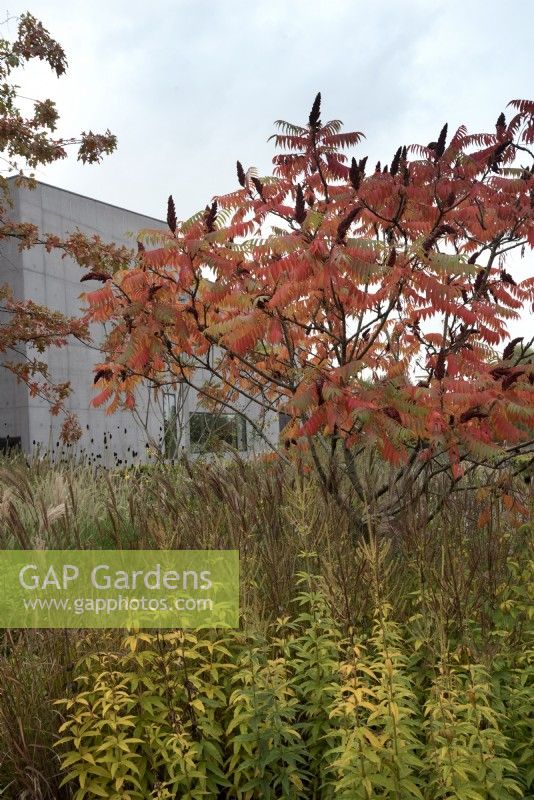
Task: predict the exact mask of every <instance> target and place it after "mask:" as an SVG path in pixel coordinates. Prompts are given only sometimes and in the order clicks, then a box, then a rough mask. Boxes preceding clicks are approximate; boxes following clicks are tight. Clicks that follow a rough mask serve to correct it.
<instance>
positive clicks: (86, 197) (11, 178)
mask: <svg viewBox="0 0 534 800" xmlns="http://www.w3.org/2000/svg"><path fill="white" fill-rule="evenodd" d="M18 177H20V176H18V175H10V176H9V177H8V178H7V180H8V181H14V180H15V179H16V178H18ZM35 183H37V184H38V185H39V186H46V187H47V188H48V189H55V190H56V192H63V194H72V195H74V197H81V198H83V199H84V200H91V201H92V202H93V203H99V204H100V205H101V206H109V207H110V208H117V209H118V210H119V211H125V212H126V213H127V214H137V216H138V217H145V219H151V220H152V221H153V222H160V223H161V224H162V225H166V222H165V221H164V220H162V219H158V218H157V217H152V216H150V214H142V213H141V212H140V211H134V210H133V209H131V208H125V207H124V206H118V205H116V204H115V203H108V202H107V201H106V200H97V198H96V197H90V196H89V195H88V194H81V193H80V192H72V191H71V190H70V189H62V188H61V186H54V185H53V184H52V183H46V181H38V180H37V179H36V180H35ZM30 191H31V189H30Z"/></svg>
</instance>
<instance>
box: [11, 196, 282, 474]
mask: <svg viewBox="0 0 534 800" xmlns="http://www.w3.org/2000/svg"><path fill="white" fill-rule="evenodd" d="M11 183H12V182H11ZM12 201H13V208H12V211H11V218H12V219H14V220H16V221H26V222H31V223H34V224H35V225H37V226H38V228H39V230H40V231H43V232H46V233H52V234H57V235H58V236H61V237H65V236H66V235H67V234H68V233H71V232H73V231H75V230H76V229H79V230H80V231H82V232H83V233H88V234H98V235H99V236H100V237H101V239H102V240H103V241H106V242H115V243H117V244H126V245H128V246H130V247H133V246H134V245H135V240H136V234H137V232H138V231H139V230H141V229H143V228H164V227H165V223H163V222H162V221H161V220H157V219H154V218H152V217H147V216H144V215H142V214H137V213H135V212H133V211H128V210H126V209H123V208H119V207H117V206H113V205H110V204H109V203H103V202H100V201H97V200H94V199H92V198H89V197H84V196H82V195H79V194H75V193H74V192H67V191H64V190H62V189H58V188H57V187H54V186H49V185H47V184H45V183H38V185H37V187H36V188H35V189H33V190H30V189H28V188H20V187H16V186H15V185H14V184H13V183H12ZM82 274H83V272H82V270H81V269H80V267H79V266H78V265H77V264H76V263H75V262H73V261H72V260H71V259H68V258H63V259H62V258H61V256H60V255H59V254H58V253H57V252H55V253H54V252H52V253H47V252H46V250H45V249H44V248H43V247H33V248H31V249H30V250H25V251H23V252H19V251H18V248H17V245H16V242H12V241H7V240H4V241H3V242H0V285H3V284H9V285H10V286H11V287H12V288H13V292H14V295H15V297H16V298H17V299H20V300H33V301H35V302H36V303H39V304H42V305H45V306H48V307H49V308H51V309H53V310H55V311H60V312H62V313H64V314H67V315H70V316H76V315H78V314H79V312H80V308H81V305H82V303H81V300H80V294H81V292H82V291H91V289H93V288H98V287H99V286H100V285H101V284H97V283H94V284H93V283H92V282H86V283H83V284H80V277H81V276H82ZM91 333H92V337H93V342H94V344H95V345H98V343H99V342H100V341H101V340H102V336H103V334H104V329H103V326H93V328H92V331H91ZM47 358H48V365H49V370H50V373H51V375H52V377H53V379H54V380H55V381H57V382H63V381H69V382H70V384H71V387H72V394H71V396H70V397H69V398H68V401H67V404H66V405H67V408H68V409H69V410H70V411H73V412H74V413H75V414H76V416H77V418H78V420H79V423H80V426H81V428H82V438H81V440H80V441H79V442H78V443H77V444H76V445H74V446H71V447H70V448H68V451H69V452H71V453H73V454H74V455H76V456H78V457H84V458H87V459H89V460H90V461H94V462H95V463H99V464H102V465H104V466H113V465H115V464H131V463H136V462H140V461H141V462H143V461H146V460H147V459H148V457H149V453H150V452H151V451H152V453H153V452H154V450H159V452H161V453H163V454H164V455H166V456H167V457H169V458H171V457H178V456H179V455H180V453H181V452H183V451H186V452H188V453H191V454H193V455H195V454H198V453H201V452H206V451H210V450H211V449H217V447H218V446H220V444H221V442H227V443H229V444H232V445H233V446H235V447H237V448H238V449H239V450H240V451H242V452H243V453H244V454H245V453H251V452H254V451H257V450H263V449H265V443H264V442H262V440H261V437H257V436H255V435H254V433H253V428H252V427H251V426H250V425H248V424H246V423H244V420H243V419H242V418H241V417H240V416H239V415H235V414H224V415H212V414H207V413H206V412H205V410H203V409H202V408H201V407H199V404H198V400H197V396H196V391H195V390H194V389H191V388H189V387H185V386H184V387H180V388H179V390H178V391H176V392H174V391H166V392H163V393H160V394H159V395H158V396H157V397H155V396H154V394H153V393H151V392H149V391H148V389H146V388H144V389H142V390H141V391H140V392H139V394H138V398H137V400H138V410H137V412H136V414H135V415H132V414H131V413H130V412H128V411H118V412H116V413H115V414H113V415H106V414H105V411H104V410H102V409H95V408H93V407H91V405H90V402H91V398H92V397H93V395H94V390H93V367H94V365H95V364H96V363H98V362H99V361H100V360H101V358H100V355H99V351H98V347H96V346H95V347H93V348H90V347H88V346H87V345H84V344H81V343H79V342H76V341H70V342H69V344H68V345H67V346H66V347H63V348H52V349H50V350H49V351H48V352H47ZM1 359H4V360H17V359H18V357H17V356H16V355H13V354H4V355H1V354H0V360H1ZM199 380H200V381H201V380H202V379H201V376H199ZM258 412H259V409H256V410H252V411H251V410H250V409H249V410H248V411H247V414H248V415H249V416H251V417H252V418H257V419H258V420H259V417H260V415H259V413H258ZM61 423H62V419H61V418H60V417H52V416H51V415H50V412H49V407H48V404H47V402H46V401H45V400H43V399H41V398H39V397H30V396H29V392H28V389H27V387H26V386H25V385H24V384H21V383H17V381H16V379H15V377H14V376H13V375H12V374H11V373H9V372H8V371H7V370H5V369H0V450H2V449H6V447H8V446H9V445H10V444H13V443H14V442H15V443H16V444H19V445H20V447H21V448H22V450H23V451H24V452H26V453H32V452H35V451H39V452H41V453H44V452H47V453H50V454H51V455H52V456H55V457H57V456H58V455H60V454H61V453H63V452H65V448H64V447H63V446H62V445H61V442H60V439H59V431H60V428H61ZM261 424H262V426H263V430H264V432H265V433H266V434H267V436H268V438H269V439H270V440H271V441H272V442H273V443H275V442H276V441H277V440H278V433H279V430H278V429H279V425H278V419H277V418H274V416H273V417H272V418H271V419H269V420H267V421H266V422H263V423H261Z"/></svg>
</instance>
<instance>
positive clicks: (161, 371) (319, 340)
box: [87, 94, 534, 491]
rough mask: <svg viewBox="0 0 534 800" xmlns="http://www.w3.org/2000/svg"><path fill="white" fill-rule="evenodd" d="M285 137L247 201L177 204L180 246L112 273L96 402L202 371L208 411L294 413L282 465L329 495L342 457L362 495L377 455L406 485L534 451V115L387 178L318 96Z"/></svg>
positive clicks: (170, 240) (148, 235) (246, 179)
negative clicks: (304, 472) (532, 327)
mask: <svg viewBox="0 0 534 800" xmlns="http://www.w3.org/2000/svg"><path fill="white" fill-rule="evenodd" d="M276 127H277V133H276V134H275V135H274V136H273V137H271V138H272V139H273V140H274V145H275V147H276V148H277V149H278V150H280V151H281V152H280V153H279V154H277V155H275V157H274V159H273V163H274V174H273V175H272V176H268V177H258V175H257V173H256V172H255V170H254V169H245V167H244V166H242V165H241V164H240V163H239V162H238V163H237V181H238V184H239V185H238V187H237V189H236V190H235V191H234V192H232V193H230V194H226V195H220V196H217V197H216V198H215V199H214V200H213V202H211V203H210V204H209V205H208V206H206V209H205V210H204V211H203V212H200V213H198V214H196V215H195V216H193V217H191V219H189V220H187V221H185V222H179V221H178V220H177V219H176V214H175V211H174V204H173V201H172V198H169V203H168V216H167V221H168V226H169V231H168V232H167V233H161V232H156V231H151V232H145V239H144V241H145V244H140V245H139V253H138V257H137V259H136V262H135V263H134V264H130V265H125V266H124V268H123V269H120V270H118V271H116V272H115V273H113V274H112V273H109V272H102V274H101V275H100V279H101V281H102V287H101V288H100V289H99V290H97V291H95V292H90V293H89V294H88V295H87V301H88V307H89V313H88V318H90V319H92V320H100V321H105V322H111V323H112V331H111V333H110V335H109V338H108V339H107V342H106V344H105V361H104V362H103V363H102V364H101V365H100V367H99V370H98V372H97V375H96V383H97V384H98V389H99V393H98V395H97V396H96V398H95V400H94V402H95V404H96V405H104V404H107V405H108V406H109V408H110V409H111V410H113V409H114V408H116V407H117V406H118V405H119V404H123V403H125V404H126V406H130V407H131V406H133V405H134V403H135V399H134V389H135V387H136V385H137V384H138V383H139V382H140V381H142V380H148V381H150V382H152V384H153V385H154V386H155V387H158V386H161V385H164V384H169V383H173V382H175V381H185V383H193V384H194V375H195V373H194V370H195V369H196V368H197V367H203V368H205V369H207V370H208V371H209V373H210V375H211V380H210V382H209V384H206V385H205V386H204V387H203V388H202V392H203V394H204V396H205V397H206V399H207V401H208V402H210V403H211V404H212V405H214V406H218V407H219V408H228V407H230V408H234V407H236V404H237V401H238V399H239V398H253V399H254V400H255V401H257V402H258V403H259V404H261V406H262V408H263V409H264V410H265V411H266V412H271V411H284V412H285V413H287V414H289V415H290V416H291V418H292V422H291V423H290V424H289V425H288V427H287V428H286V430H285V439H286V448H289V450H290V451H291V449H292V448H293V447H294V446H295V445H297V446H304V447H306V448H308V449H309V451H310V453H311V455H312V456H313V458H314V460H315V463H316V466H317V467H318V469H319V471H320V472H321V471H322V474H323V477H324V480H325V482H328V476H327V474H326V467H325V466H324V459H322V457H321V451H322V450H324V451H325V452H328V453H332V452H334V451H335V452H342V453H343V456H344V459H345V465H346V469H347V471H348V474H349V475H351V476H352V480H353V484H354V486H355V488H357V489H358V484H359V479H358V474H357V468H356V457H357V456H358V454H361V453H363V452H365V451H368V450H369V449H370V448H371V449H373V450H375V451H376V449H378V451H379V452H380V453H381V455H382V456H383V458H384V459H385V461H386V462H389V463H390V464H391V465H393V466H394V467H395V469H396V470H397V472H396V473H394V474H396V475H397V476H398V477H397V479H401V478H402V477H403V476H405V475H406V474H407V473H408V472H409V473H410V474H411V475H412V476H413V475H414V474H422V473H423V472H426V473H428V471H429V470H430V471H431V472H432V470H435V471H442V470H443V465H444V462H445V463H446V464H447V465H448V466H447V468H448V469H449V470H450V469H452V480H453V481H455V480H458V479H459V478H460V476H461V475H462V473H463V472H464V470H465V465H466V463H480V462H484V461H486V460H488V459H493V462H494V463H497V462H499V460H500V459H505V458H506V457H508V456H509V455H510V454H511V453H518V452H521V451H522V450H523V449H525V448H526V447H527V443H528V442H531V441H532V438H533V434H534V364H533V363H532V359H531V357H530V354H529V351H528V346H529V344H530V343H529V342H526V341H524V340H518V339H514V340H512V341H511V340H510V335H509V326H510V324H511V323H512V322H513V321H514V320H517V319H518V318H519V317H520V315H521V314H523V313H524V312H527V313H530V312H531V309H532V304H533V301H534V277H533V275H534V272H533V269H532V255H531V251H532V247H534V158H533V149H532V145H533V143H534V102H530V101H524V100H514V101H512V102H511V103H510V104H509V109H508V115H507V116H505V113H500V114H498V115H496V123H495V125H494V127H493V128H492V129H491V130H490V131H489V132H485V133H484V132H483V133H474V134H473V133H469V132H468V130H467V128H466V127H465V126H463V125H462V126H461V127H459V128H458V129H457V130H453V131H449V130H448V127H447V125H442V124H441V125H438V126H437V129H436V137H435V141H432V142H430V143H428V144H425V145H423V144H409V143H407V144H405V143H402V142H400V143H399V146H398V148H397V149H396V151H395V152H394V153H393V154H392V155H391V157H390V159H388V161H386V162H383V163H380V162H379V163H378V164H376V166H374V167H371V166H370V165H369V164H368V162H367V157H366V156H365V154H364V153H365V151H364V150H363V144H362V143H363V139H364V137H363V134H361V133H357V132H350V133H347V132H344V131H343V128H342V123H341V122H340V121H339V120H330V121H328V122H323V121H322V119H321V95H320V94H319V95H317V97H316V99H315V102H314V103H313V107H312V109H311V112H310V115H309V119H308V121H307V123H306V124H302V125H295V124H291V123H289V122H285V121H282V120H279V121H278V122H277V123H276ZM355 147H358V150H359V152H358V154H357V155H356V156H354V157H352V158H350V157H349V155H347V152H346V151H347V150H349V149H350V148H355ZM362 150H363V154H362ZM512 253H517V254H518V256H525V258H524V259H523V260H522V261H521V260H520V259H517V261H516V263H515V264H514V266H513V268H512V267H511V266H509V263H508V262H509V257H510V254H512ZM495 460H496V461H495ZM359 490H360V491H361V486H360V487H359ZM377 491H379V489H378V490H377Z"/></svg>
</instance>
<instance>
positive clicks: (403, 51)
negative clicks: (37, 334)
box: [3, 0, 534, 218]
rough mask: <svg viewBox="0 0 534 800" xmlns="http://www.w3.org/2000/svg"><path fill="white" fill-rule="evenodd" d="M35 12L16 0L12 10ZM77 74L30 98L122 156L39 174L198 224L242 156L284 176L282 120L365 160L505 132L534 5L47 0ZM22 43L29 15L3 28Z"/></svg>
mask: <svg viewBox="0 0 534 800" xmlns="http://www.w3.org/2000/svg"><path fill="white" fill-rule="evenodd" d="M27 9H28V6H27V5H26V4H19V3H18V2H17V3H11V4H10V5H9V7H8V10H6V16H7V15H9V16H15V15H17V14H19V13H21V12H23V11H25V10H27ZM29 10H30V11H31V12H32V13H33V14H34V15H35V16H37V17H38V18H40V19H41V20H42V21H43V23H44V25H45V27H46V28H48V30H49V31H50V33H51V34H52V35H53V36H55V37H56V38H57V39H58V40H59V41H60V43H61V44H62V45H63V47H64V49H65V51H66V54H67V58H68V62H69V69H68V74H67V76H66V77H65V76H64V77H62V78H60V79H57V78H56V77H55V76H54V75H53V74H52V73H50V71H48V70H47V69H46V68H45V67H44V66H42V65H36V66H35V67H32V68H31V70H25V72H24V73H23V74H21V76H20V82H21V86H22V88H21V90H20V91H21V92H22V93H23V94H27V95H29V96H31V97H44V96H49V97H51V98H52V99H55V100H57V102H58V106H59V110H60V113H61V115H62V126H61V133H62V134H73V133H79V132H80V131H81V130H88V129H89V128H92V129H93V130H94V131H100V130H104V129H105V128H107V127H109V128H110V129H111V130H112V131H113V133H115V134H116V135H117V136H118V140H119V146H118V150H117V152H116V153H115V154H114V155H112V156H109V157H107V158H106V159H105V160H104V161H103V163H102V164H101V165H99V166H82V165H80V164H77V163H76V161H75V160H74V159H69V160H68V161H65V162H63V163H61V164H56V165H54V166H51V167H48V168H46V169H41V170H40V171H39V173H38V175H37V177H38V178H39V179H41V180H44V181H47V182H48V183H52V184H55V185H57V186H60V187H62V188H65V189H70V190H71V191H76V192H79V193H81V194H87V195H90V196H93V197H95V198H97V199H99V200H105V201H107V202H110V203H115V204H117V205H120V206H124V207H126V208H130V209H132V210H134V211H138V212H142V213H146V214H149V215H152V216H156V217H161V216H164V214H165V211H166V198H167V196H168V195H169V194H170V193H172V194H173V195H174V197H175V201H176V208H177V213H178V216H179V217H180V218H186V217H188V216H190V215H191V214H192V213H194V212H195V211H197V210H198V209H199V208H202V207H204V206H205V205H206V203H207V202H209V200H210V199H211V197H212V196H213V195H214V194H221V193H224V192H227V191H232V190H233V189H235V188H237V181H236V177H235V162H236V159H240V161H242V163H243V165H244V166H245V168H247V167H249V166H251V165H253V166H256V167H257V168H258V169H259V171H260V174H269V173H270V172H271V159H272V155H273V149H272V143H267V138H268V136H270V135H271V134H272V133H273V130H274V129H273V121H274V120H275V119H278V118H281V119H286V120H289V121H292V122H297V123H302V122H306V120H307V116H308V113H309V110H310V107H311V104H312V102H313V98H314V96H315V94H316V93H317V91H321V92H322V95H323V113H322V119H323V120H326V119H332V118H338V119H341V120H343V122H344V123H345V127H346V128H347V129H348V130H361V131H363V132H364V133H365V134H366V136H367V139H366V140H364V141H363V142H362V144H361V145H360V146H359V148H358V151H357V153H356V154H359V157H361V156H363V155H367V154H369V157H370V161H376V160H377V159H378V158H381V159H386V160H390V159H391V157H392V155H393V153H394V151H395V150H396V148H397V147H398V146H399V144H409V143H412V142H421V143H423V144H426V143H427V142H428V141H430V140H433V139H436V137H437V134H438V132H439V130H440V128H441V127H442V125H443V123H444V122H448V123H449V129H451V128H454V127H456V126H457V125H459V124H461V123H465V124H466V125H467V126H468V128H469V129H470V130H493V126H494V123H495V119H496V118H497V116H498V114H499V112H500V111H502V110H503V109H504V107H505V105H506V103H507V102H508V101H509V100H510V99H513V98H525V97H529V98H530V97H532V96H534V60H533V57H532V49H533V35H534V34H533V31H534V26H533V23H534V3H532V2H529V0H516V2H514V3H513V4H511V5H505V4H504V3H503V2H495V1H494V0H365V2H363V0H225V2H223V1H222V0H210V1H208V0H168V1H167V0H153V2H152V3H148V2H146V0H144V1H143V2H139V1H138V0H106V2H104V0H91V2H87V0H85V1H84V2H80V1H79V0H74V1H73V0H70V2H68V3H67V2H66V0H35V1H34V2H33V3H32V5H31V6H30V7H29ZM3 27H4V30H6V31H8V32H9V33H10V34H11V35H14V34H15V31H16V20H14V19H13V20H11V21H8V22H7V23H5V24H4V26H3Z"/></svg>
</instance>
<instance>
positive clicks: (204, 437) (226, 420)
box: [189, 411, 247, 453]
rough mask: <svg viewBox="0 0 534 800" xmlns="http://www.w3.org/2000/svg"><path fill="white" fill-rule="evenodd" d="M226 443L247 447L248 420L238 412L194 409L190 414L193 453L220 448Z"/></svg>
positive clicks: (242, 447)
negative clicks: (217, 412) (229, 412)
mask: <svg viewBox="0 0 534 800" xmlns="http://www.w3.org/2000/svg"><path fill="white" fill-rule="evenodd" d="M225 445H229V446H230V447H233V448H235V449H236V450H246V449H247V427H246V421H245V420H244V418H243V417H241V416H239V415H238V414H213V413H210V412H207V411H194V412H192V413H191V414H190V415H189V446H190V449H191V451H192V452H193V453H208V452H213V451H217V450H220V449H221V448H223V447H224V446H225Z"/></svg>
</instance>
